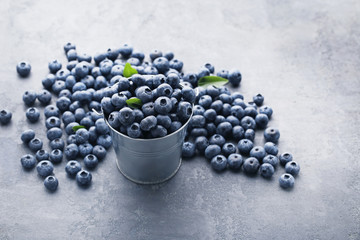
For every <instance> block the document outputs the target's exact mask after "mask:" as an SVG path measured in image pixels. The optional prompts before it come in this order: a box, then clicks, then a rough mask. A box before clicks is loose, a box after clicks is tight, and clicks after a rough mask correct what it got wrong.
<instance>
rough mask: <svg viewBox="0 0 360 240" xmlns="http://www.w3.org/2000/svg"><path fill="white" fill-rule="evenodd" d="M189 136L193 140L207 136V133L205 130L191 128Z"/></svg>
mask: <svg viewBox="0 0 360 240" xmlns="http://www.w3.org/2000/svg"><path fill="white" fill-rule="evenodd" d="M190 135H191V136H192V137H194V138H196V137H199V136H205V137H206V136H207V135H208V132H207V130H206V129H205V128H193V129H192V130H191V133H190Z"/></svg>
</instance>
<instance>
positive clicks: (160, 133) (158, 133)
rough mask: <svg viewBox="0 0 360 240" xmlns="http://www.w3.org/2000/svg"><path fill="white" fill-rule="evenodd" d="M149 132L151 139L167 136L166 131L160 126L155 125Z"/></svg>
mask: <svg viewBox="0 0 360 240" xmlns="http://www.w3.org/2000/svg"><path fill="white" fill-rule="evenodd" d="M150 132H151V136H152V137H153V138H159V137H165V136H166V135H167V129H166V128H164V127H163V126H161V125H156V126H155V127H154V128H152V129H151V130H150Z"/></svg>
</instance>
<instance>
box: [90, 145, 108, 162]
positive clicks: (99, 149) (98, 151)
mask: <svg viewBox="0 0 360 240" xmlns="http://www.w3.org/2000/svg"><path fill="white" fill-rule="evenodd" d="M92 154H94V155H95V156H96V157H97V158H98V159H99V160H102V159H104V158H105V157H106V149H105V148H104V147H103V146H100V145H96V146H94V148H93V150H92Z"/></svg>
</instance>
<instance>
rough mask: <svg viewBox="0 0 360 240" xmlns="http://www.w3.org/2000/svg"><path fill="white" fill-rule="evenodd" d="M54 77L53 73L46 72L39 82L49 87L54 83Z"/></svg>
mask: <svg viewBox="0 0 360 240" xmlns="http://www.w3.org/2000/svg"><path fill="white" fill-rule="evenodd" d="M55 81H56V77H55V75H54V74H48V75H47V76H46V78H44V79H43V80H42V81H41V82H42V85H43V87H44V88H46V89H51V87H52V85H53V84H54V83H55Z"/></svg>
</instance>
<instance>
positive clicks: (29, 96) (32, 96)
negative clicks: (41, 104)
mask: <svg viewBox="0 0 360 240" xmlns="http://www.w3.org/2000/svg"><path fill="white" fill-rule="evenodd" d="M36 97H37V94H36V92H35V91H32V90H28V91H25V92H24V94H23V96H22V99H23V101H24V103H25V104H26V105H28V106H32V105H33V104H34V103H35V100H36Z"/></svg>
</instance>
